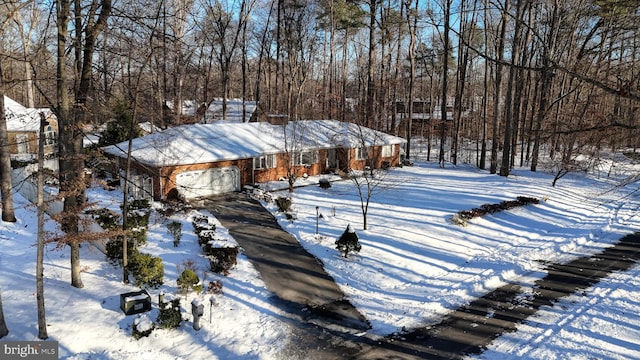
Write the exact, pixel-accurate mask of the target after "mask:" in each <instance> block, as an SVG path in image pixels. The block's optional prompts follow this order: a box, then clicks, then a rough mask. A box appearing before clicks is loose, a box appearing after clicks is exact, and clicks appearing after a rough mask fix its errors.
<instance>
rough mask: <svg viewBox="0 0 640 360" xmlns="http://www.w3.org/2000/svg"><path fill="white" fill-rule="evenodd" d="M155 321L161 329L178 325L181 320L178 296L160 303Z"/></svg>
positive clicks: (173, 327)
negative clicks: (167, 301)
mask: <svg viewBox="0 0 640 360" xmlns="http://www.w3.org/2000/svg"><path fill="white" fill-rule="evenodd" d="M156 322H157V323H158V326H159V327H160V328H162V329H175V328H177V327H179V326H180V323H181V322H182V313H181V311H180V298H175V299H173V300H171V301H170V302H169V303H162V304H160V313H159V314H158V318H157V320H156Z"/></svg>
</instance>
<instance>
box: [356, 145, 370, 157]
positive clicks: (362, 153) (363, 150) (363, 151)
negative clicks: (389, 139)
mask: <svg viewBox="0 0 640 360" xmlns="http://www.w3.org/2000/svg"><path fill="white" fill-rule="evenodd" d="M368 158H369V148H367V147H359V148H356V160H366V159H368Z"/></svg>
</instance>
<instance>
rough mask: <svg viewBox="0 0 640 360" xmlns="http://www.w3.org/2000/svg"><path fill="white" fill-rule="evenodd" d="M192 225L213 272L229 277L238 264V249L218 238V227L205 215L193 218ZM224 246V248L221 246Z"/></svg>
mask: <svg viewBox="0 0 640 360" xmlns="http://www.w3.org/2000/svg"><path fill="white" fill-rule="evenodd" d="M191 223H192V225H193V229H194V232H195V233H196V236H197V237H198V244H200V247H201V248H202V251H203V252H204V254H205V256H206V257H207V259H209V266H210V268H211V271H213V272H217V273H221V274H224V275H227V274H228V273H229V271H230V270H231V268H233V267H234V266H235V265H236V263H237V261H238V260H237V258H238V247H237V246H236V245H234V244H231V243H228V244H227V241H226V240H224V239H221V238H219V237H217V236H216V226H215V224H211V223H210V222H209V218H208V217H207V216H205V215H198V216H196V217H194V218H193V220H192V222H191ZM221 244H224V246H221Z"/></svg>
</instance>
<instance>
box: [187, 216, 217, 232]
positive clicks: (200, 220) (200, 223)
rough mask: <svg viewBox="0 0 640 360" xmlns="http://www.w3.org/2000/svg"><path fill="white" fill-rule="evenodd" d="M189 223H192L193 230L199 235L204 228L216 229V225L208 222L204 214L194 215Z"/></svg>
mask: <svg viewBox="0 0 640 360" xmlns="http://www.w3.org/2000/svg"><path fill="white" fill-rule="evenodd" d="M191 224H192V225H193V230H194V232H195V233H196V235H200V233H201V232H202V231H205V230H213V231H215V230H216V226H215V225H214V224H210V223H209V218H208V217H207V216H205V215H196V216H194V218H193V220H192V221H191Z"/></svg>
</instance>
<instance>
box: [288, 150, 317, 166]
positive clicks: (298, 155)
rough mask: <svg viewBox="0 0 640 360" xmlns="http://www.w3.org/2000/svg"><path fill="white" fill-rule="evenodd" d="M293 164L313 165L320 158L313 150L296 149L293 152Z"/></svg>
mask: <svg viewBox="0 0 640 360" xmlns="http://www.w3.org/2000/svg"><path fill="white" fill-rule="evenodd" d="M292 158H293V165H294V166H296V165H311V164H315V163H316V162H317V161H318V160H317V159H318V155H317V153H316V152H315V151H313V150H306V151H296V152H294V153H293V154H292Z"/></svg>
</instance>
